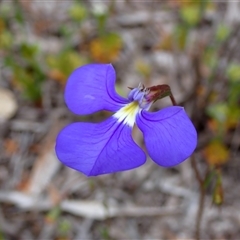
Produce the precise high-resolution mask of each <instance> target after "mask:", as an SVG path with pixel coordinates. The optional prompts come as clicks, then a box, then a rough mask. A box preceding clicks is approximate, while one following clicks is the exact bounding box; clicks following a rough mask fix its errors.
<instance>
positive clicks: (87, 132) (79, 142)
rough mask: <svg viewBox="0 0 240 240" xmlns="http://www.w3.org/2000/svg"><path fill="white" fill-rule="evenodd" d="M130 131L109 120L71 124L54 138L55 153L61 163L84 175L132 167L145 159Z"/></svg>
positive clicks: (115, 120) (122, 125) (115, 121)
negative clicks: (97, 122)
mask: <svg viewBox="0 0 240 240" xmlns="http://www.w3.org/2000/svg"><path fill="white" fill-rule="evenodd" d="M131 131H132V129H131V128H130V127H129V126H127V125H124V124H122V123H118V122H117V119H114V118H113V117H111V118H109V119H107V120H106V121H104V122H102V123H99V124H94V123H73V124H70V125H68V126H67V127H65V128H64V129H63V130H62V131H61V132H60V134H59V135H58V137H57V141H56V154H57V156H58V158H59V160H60V161H61V162H62V163H63V164H65V165H66V166H68V167H70V168H73V169H75V170H77V171H80V172H82V173H84V174H85V175H87V176H97V175H100V174H107V173H113V172H119V171H124V170H129V169H132V168H136V167H139V166H140V165H142V164H144V162H145V161H146V156H145V153H144V152H143V151H142V150H141V148H140V147H138V146H137V145H136V143H135V142H134V141H133V139H132V136H131Z"/></svg>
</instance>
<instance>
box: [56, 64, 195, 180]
mask: <svg viewBox="0 0 240 240" xmlns="http://www.w3.org/2000/svg"><path fill="white" fill-rule="evenodd" d="M115 78H116V75H115V70H114V68H113V67H112V65H111V64H88V65H85V66H83V67H80V68H78V69H76V70H75V71H74V72H73V73H72V74H71V76H70V77H69V79H68V82H67V85H66V90H65V101H66V104H67V106H68V108H69V109H70V110H71V111H72V112H74V113H76V114H80V115H86V114H91V113H94V112H97V111H100V110H107V111H111V112H114V114H113V115H112V116H111V117H110V118H108V119H107V120H105V121H103V122H101V123H85V122H79V123H73V124H70V125H68V126H66V127H65V128H64V129H63V130H62V131H61V132H60V133H59V135H58V137H57V140H56V153H57V156H58V158H59V160H60V161H61V162H62V163H63V164H65V165H66V166H68V167H70V168H73V169H75V170H77V171H80V172H82V173H84V174H85V175H87V176H97V175H100V174H106V173H114V172H119V171H125V170H129V169H132V168H136V167H139V166H140V165H142V164H144V163H145V161H146V155H145V153H144V151H143V150H142V149H141V148H140V147H139V146H138V145H137V144H136V143H135V142H134V141H133V139H132V136H131V132H132V127H133V125H134V124H135V123H136V124H137V126H138V127H139V128H140V130H141V131H142V132H143V137H144V141H145V145H146V149H147V151H148V154H149V156H150V157H151V158H152V160H153V161H154V162H155V163H157V164H158V165H160V166H163V167H172V166H175V165H177V164H179V163H181V162H183V161H184V160H186V159H187V158H188V157H189V156H190V155H191V154H192V153H193V151H194V149H195V148H196V144H197V133H196V130H195V128H194V126H193V124H192V122H191V121H190V119H189V118H188V116H187V114H186V112H185V111H184V108H183V107H178V106H173V107H166V108H164V109H162V110H160V111H158V112H148V110H149V108H150V106H151V104H152V103H153V102H154V101H155V100H156V99H155V100H153V99H152V98H151V97H149V96H151V93H150V92H149V89H146V88H144V86H142V85H139V87H138V88H134V89H132V90H131V91H130V93H129V95H128V98H127V99H126V98H123V97H121V96H119V95H118V94H117V93H116V92H115V88H114V85H115Z"/></svg>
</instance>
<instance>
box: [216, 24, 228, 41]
mask: <svg viewBox="0 0 240 240" xmlns="http://www.w3.org/2000/svg"><path fill="white" fill-rule="evenodd" d="M229 34H230V29H229V27H228V26H227V25H224V24H220V25H218V28H217V32H216V38H217V40H218V41H220V42H222V41H224V40H225V39H226V38H227V37H228V36H229Z"/></svg>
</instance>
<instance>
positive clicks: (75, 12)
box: [69, 3, 88, 22]
mask: <svg viewBox="0 0 240 240" xmlns="http://www.w3.org/2000/svg"><path fill="white" fill-rule="evenodd" d="M87 14H88V12H87V9H86V8H85V7H84V6H83V5H82V4H79V3H74V4H73V5H72V6H71V8H70V9H69V15H70V17H71V18H72V19H73V20H75V21H78V22H81V21H83V20H84V19H85V18H86V17H87Z"/></svg>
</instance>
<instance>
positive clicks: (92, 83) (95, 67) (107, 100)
mask: <svg viewBox="0 0 240 240" xmlns="http://www.w3.org/2000/svg"><path fill="white" fill-rule="evenodd" d="M115 79H116V74H115V70H114V68H113V66H112V65H111V64H87V65H85V66H82V67H79V68H77V69H76V70H75V71H74V72H73V73H72V74H71V75H70V77H69V78H68V81H67V84H66V89H65V102H66V104H67V106H68V108H69V109H70V110H71V111H72V112H74V113H76V114H83V115H84V114H91V113H94V112H96V111H99V110H108V111H113V112H116V111H117V110H118V109H120V108H121V107H122V106H123V105H124V104H126V103H128V102H129V100H127V99H125V98H123V97H121V96H119V95H118V94H117V93H116V91H115V88H114V85H115Z"/></svg>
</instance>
